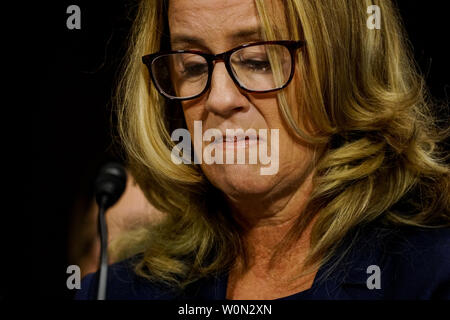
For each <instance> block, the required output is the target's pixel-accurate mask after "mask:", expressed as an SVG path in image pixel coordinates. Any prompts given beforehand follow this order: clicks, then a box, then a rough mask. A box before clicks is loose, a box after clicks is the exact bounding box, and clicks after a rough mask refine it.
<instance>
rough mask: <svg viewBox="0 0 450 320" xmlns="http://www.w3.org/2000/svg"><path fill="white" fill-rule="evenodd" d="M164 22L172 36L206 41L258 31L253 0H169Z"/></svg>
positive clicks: (257, 19) (258, 24) (258, 26)
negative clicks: (190, 37)
mask: <svg viewBox="0 0 450 320" xmlns="http://www.w3.org/2000/svg"><path fill="white" fill-rule="evenodd" d="M168 21H169V28H170V34H171V38H172V39H173V38H177V37H178V36H180V38H183V37H186V36H192V37H195V38H201V39H204V40H205V41H208V40H217V39H218V38H220V39H227V38H232V37H233V36H235V35H239V34H240V35H244V34H250V33H251V31H252V30H253V31H257V32H259V31H260V22H259V18H258V13H257V10H256V6H255V3H254V0H170V1H169V10H168Z"/></svg>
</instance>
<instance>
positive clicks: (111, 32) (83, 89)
mask: <svg viewBox="0 0 450 320" xmlns="http://www.w3.org/2000/svg"><path fill="white" fill-rule="evenodd" d="M444 3H445V1H426V2H425V1H408V0H402V1H398V4H399V7H400V9H401V13H402V15H403V18H404V22H405V25H406V28H407V31H408V33H409V35H410V40H411V42H412V44H413V47H414V50H415V56H416V59H417V61H418V63H419V65H420V67H421V69H422V71H423V73H424V74H426V79H427V83H428V85H429V88H430V90H431V93H432V95H433V96H434V97H435V98H436V99H438V100H441V101H442V102H443V104H446V103H447V102H446V101H447V100H448V93H449V91H450V88H449V80H448V76H447V73H448V72H449V59H448V57H449V54H448V49H447V46H446V42H447V41H448V35H447V34H448V32H449V27H448V22H447V20H446V18H447V17H446V14H447V11H446V10H445V9H446V8H445V7H444V6H445V4H444ZM72 4H76V5H78V6H79V7H80V8H81V30H68V29H67V27H66V19H67V18H68V16H69V14H67V13H66V9H67V7H68V6H69V5H72ZM136 5H137V1H136V0H132V1H112V0H109V1H106V0H96V1H93V0H90V1H75V0H74V1H70V2H69V1H59V3H58V4H47V5H45V7H44V8H43V12H42V16H43V17H44V19H43V21H44V23H43V24H42V25H40V27H39V30H38V31H39V38H38V43H39V44H38V46H42V47H40V48H39V47H38V48H35V49H36V50H35V51H37V52H40V53H42V56H41V59H40V60H39V63H35V64H33V68H37V70H39V71H40V73H39V74H40V77H37V78H36V80H37V84H38V89H39V90H40V92H39V98H40V104H39V106H35V108H34V109H33V110H34V112H33V118H32V121H33V125H32V137H31V138H32V156H31V158H30V159H32V161H30V162H31V165H32V177H33V179H32V185H31V195H32V202H31V205H29V206H27V208H28V210H29V211H31V212H29V213H31V216H32V230H33V232H32V236H33V241H32V242H31V246H32V252H33V253H32V256H31V258H32V265H33V272H32V281H33V288H34V289H33V292H32V293H29V294H27V296H30V297H31V298H38V299H39V298H57V299H71V298H72V295H73V292H71V291H69V290H68V289H67V288H66V278H67V274H66V268H67V266H68V264H69V261H68V257H67V236H68V232H69V224H70V221H71V220H70V216H71V214H72V212H73V208H74V207H76V206H78V207H81V208H82V207H83V206H84V205H86V200H88V199H90V198H91V197H92V192H93V190H92V181H93V180H94V178H95V174H96V172H97V170H98V168H99V166H100V165H101V164H103V163H104V162H105V161H107V160H111V159H117V156H116V155H115V152H114V148H113V147H112V144H111V138H110V125H109V119H110V109H111V96H112V93H113V88H114V86H115V81H116V79H117V73H118V71H119V65H120V62H121V60H122V58H123V55H124V52H125V47H126V42H125V39H126V37H127V34H128V30H129V27H130V24H131V20H132V18H133V13H134V12H135V7H136ZM437 112H440V117H441V119H445V118H448V116H449V112H448V107H447V108H446V109H444V110H441V111H438V110H437ZM443 125H445V123H443ZM447 125H448V123H447ZM29 165H30V164H28V166H29ZM27 251H29V250H27ZM2 290H3V292H2V296H5V295H8V293H9V292H7V289H4V288H3V289H2Z"/></svg>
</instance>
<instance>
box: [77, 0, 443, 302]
mask: <svg viewBox="0 0 450 320" xmlns="http://www.w3.org/2000/svg"><path fill="white" fill-rule="evenodd" d="M371 5H376V6H378V7H379V8H380V13H381V15H379V16H378V17H376V18H380V19H381V25H380V27H381V28H380V29H376V28H375V29H372V28H368V23H367V20H368V19H369V18H370V16H369V15H368V14H367V10H368V7H369V6H371ZM399 21H400V19H399V17H398V14H397V12H396V9H395V8H394V7H393V4H392V3H391V1H359V0H333V1H316V0H301V1H300V0H290V1H254V0H246V1H243V0H236V1H235V0H232V1H219V0H217V1H216V0H195V1H185V0H170V1H149V0H147V1H142V3H141V6H140V9H139V12H138V16H137V19H136V22H135V26H134V33H133V37H132V39H131V40H132V41H131V43H132V47H131V49H130V53H129V60H128V64H127V68H126V69H125V73H124V78H123V81H122V82H121V85H120V88H119V93H120V94H119V97H120V100H119V103H118V106H119V119H120V121H119V124H120V132H121V136H122V141H123V144H124V146H125V147H126V150H127V154H128V157H129V167H130V170H131V171H132V174H133V176H134V177H135V178H136V181H137V182H138V184H139V186H140V187H141V189H142V190H143V192H144V194H145V195H146V197H147V198H148V200H149V201H150V202H151V203H152V204H153V205H154V206H155V207H156V208H157V209H158V210H160V211H161V212H164V213H165V218H164V220H163V222H161V223H158V224H154V225H151V226H147V227H146V228H143V229H142V230H141V231H140V232H136V233H134V234H130V236H129V237H127V238H124V239H123V241H122V242H121V243H117V244H116V246H115V248H116V251H117V250H119V249H120V250H121V251H122V252H123V253H124V256H123V258H128V259H124V260H123V261H121V262H119V263H117V264H114V265H113V266H112V267H111V269H110V271H109V275H108V277H109V279H108V293H107V298H109V299H174V298H186V299H190V298H206V299H225V298H227V299H278V298H287V299H403V298H413V299H431V298H450V288H449V286H448V283H449V279H450V274H449V270H450V260H449V251H450V249H449V240H450V233H449V229H448V226H449V192H448V191H449V168H448V166H447V165H446V164H445V162H444V159H443V157H442V153H440V150H439V148H438V143H439V142H440V141H441V140H442V139H443V138H445V134H444V133H442V132H439V130H438V127H437V126H436V125H435V121H434V120H433V118H432V117H431V112H430V109H429V105H428V103H427V101H426V99H425V88H424V83H423V79H422V78H421V76H420V75H419V74H418V72H417V71H416V69H415V67H414V62H413V60H412V59H411V54H410V51H409V49H408V47H407V45H406V43H407V42H406V39H405V37H404V32H403V30H402V28H401V25H400V22H399ZM268 41H273V42H268ZM141 57H143V58H142V61H141ZM142 62H144V63H142ZM144 64H145V65H146V66H147V68H146V66H145V65H144ZM183 128H184V129H187V130H188V131H187V132H189V134H190V135H189V136H186V135H184V138H185V139H188V138H191V139H192V140H194V141H193V142H192V145H193V147H194V154H195V157H194V156H193V154H191V152H190V150H189V148H187V147H186V144H184V147H183V145H182V144H177V142H180V141H181V138H180V134H178V133H180V132H181V133H183V132H184V133H185V132H186V131H177V132H178V133H177V134H174V132H175V131H176V129H183ZM227 129H242V130H243V131H246V132H249V131H248V130H249V129H254V132H256V134H254V135H250V134H249V135H242V134H236V135H235V136H234V137H232V138H231V139H230V138H229V136H228V134H225V133H226V130H227ZM261 130H262V131H261ZM264 130H265V131H264ZM199 132H200V134H202V135H203V139H202V138H200V139H198V134H199ZM195 136H197V137H195ZM213 137H214V138H213ZM180 143H181V142H180ZM189 147H190V144H189ZM255 148H257V149H258V151H259V150H266V151H267V150H270V157H271V158H270V161H267V160H268V157H266V158H265V159H263V157H262V156H263V155H264V153H261V152H260V153H259V154H258V156H259V157H258V159H257V161H256V162H250V161H249V159H250V157H251V154H252V152H253V151H254V150H255ZM205 150H206V151H208V152H210V153H208V152H206V151H205ZM239 150H244V153H243V154H241V155H243V156H244V159H246V161H245V162H238V161H237V160H236V159H235V153H234V152H235V151H236V154H238V153H239ZM277 154H278V158H277V157H276V155H277ZM228 155H230V156H229V158H227V156H228ZM219 158H221V159H223V158H226V159H228V160H236V161H234V162H233V161H225V163H220V161H217V160H218V159H219ZM269 162H270V163H269ZM268 167H271V168H274V170H271V171H270V172H267V171H264V169H267V168H268ZM264 172H265V173H264ZM123 244H125V246H124V245H123ZM96 284H97V275H96V274H91V275H88V276H87V277H85V278H84V280H83V283H82V288H83V289H82V291H81V292H79V294H78V298H81V299H84V298H95V294H96Z"/></svg>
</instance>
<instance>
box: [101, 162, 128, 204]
mask: <svg viewBox="0 0 450 320" xmlns="http://www.w3.org/2000/svg"><path fill="white" fill-rule="evenodd" d="M126 184H127V173H126V171H125V169H124V167H123V166H122V165H121V164H119V163H116V162H109V163H107V164H105V165H104V166H102V167H101V168H100V171H99V173H98V176H97V179H96V180H95V199H96V200H97V204H98V205H99V207H100V206H102V205H103V208H104V209H107V208H109V207H111V206H112V205H113V204H115V203H116V202H117V200H119V198H120V196H121V195H122V193H123V191H124V190H125V186H126Z"/></svg>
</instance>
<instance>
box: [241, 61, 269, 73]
mask: <svg viewBox="0 0 450 320" xmlns="http://www.w3.org/2000/svg"><path fill="white" fill-rule="evenodd" d="M240 64H241V65H242V66H244V67H246V68H247V69H250V70H252V71H262V72H267V71H270V69H271V67H270V62H269V61H267V60H253V59H247V60H243V61H240Z"/></svg>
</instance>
